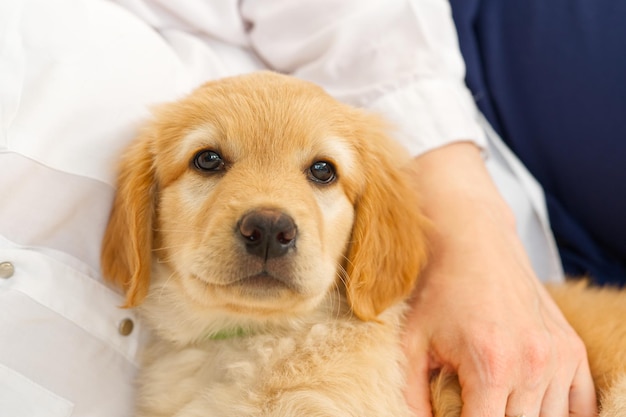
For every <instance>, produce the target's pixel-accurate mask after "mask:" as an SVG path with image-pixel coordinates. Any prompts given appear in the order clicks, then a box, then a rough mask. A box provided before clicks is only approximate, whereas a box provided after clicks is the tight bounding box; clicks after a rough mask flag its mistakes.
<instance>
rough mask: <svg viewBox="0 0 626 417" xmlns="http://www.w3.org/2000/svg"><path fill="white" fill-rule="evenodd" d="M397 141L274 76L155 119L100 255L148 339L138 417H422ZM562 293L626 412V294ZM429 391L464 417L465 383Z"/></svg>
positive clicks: (414, 235) (415, 266) (405, 196)
mask: <svg viewBox="0 0 626 417" xmlns="http://www.w3.org/2000/svg"><path fill="white" fill-rule="evenodd" d="M387 134H388V132H387V127H386V126H385V124H384V122H382V121H381V120H379V119H378V118H376V117H374V116H373V115H369V114H366V113H365V112H362V111H360V110H357V109H353V108H350V107H348V106H346V105H343V104H340V103H338V102H337V101H335V100H333V99H332V98H330V97H329V96H328V95H326V94H325V93H324V92H323V91H322V90H321V89H320V88H318V87H316V86H313V85H311V84H309V83H306V82H303V81H299V80H295V79H293V78H290V77H287V76H282V75H278V74H272V73H257V74H252V75H246V76H240V77H235V78H230V79H224V80H220V81H216V82H211V83H208V84H206V85H204V86H202V87H201V88H199V89H198V90H197V91H195V92H194V93H193V94H191V95H190V96H189V97H187V98H185V99H183V100H181V101H179V102H176V103H172V104H168V105H165V106H163V107H161V108H160V109H158V111H157V112H156V115H155V118H154V120H153V121H152V122H151V123H150V124H149V125H148V126H147V127H146V128H145V129H144V130H143V132H142V133H141V135H140V136H139V137H138V138H137V140H136V141H135V142H134V143H133V144H132V146H131V147H130V148H129V149H128V151H127V152H126V154H125V155H124V158H123V161H122V164H121V170H120V175H119V188H118V192H117V194H116V198H115V202H114V206H113V210H112V213H111V218H110V221H109V225H108V228H107V230H106V235H105V238H104V246H103V253H102V265H103V270H104V274H105V276H106V277H107V278H108V279H109V280H111V281H112V282H113V283H115V284H117V285H119V286H120V287H122V288H123V289H124V290H125V293H126V306H127V307H136V306H138V308H139V309H140V312H141V314H142V316H143V318H144V319H145V321H146V322H147V323H148V325H149V326H150V327H151V329H152V331H153V336H152V337H153V339H152V341H151V343H150V346H149V348H148V350H147V352H145V358H144V364H143V368H142V371H141V375H140V378H139V391H138V402H137V415H138V416H150V417H165V416H168V417H170V416H177V417H200V416H202V417H211V416H219V417H224V416H229V417H230V416H237V417H244V416H250V417H252V416H254V417H270V416H272V417H278V416H282V417H300V416H307V417H316V416H328V417H330V416H333V417H343V416H346V417H347V416H351V417H368V416H371V417H374V416H376V417H380V416H390V417H391V416H393V417H402V416H407V417H408V416H409V415H410V412H409V410H408V407H407V405H406V403H405V401H404V398H403V394H402V392H403V385H404V376H403V366H404V363H403V361H404V359H403V355H402V350H401V346H400V332H401V325H402V319H403V312H404V310H405V308H406V306H405V304H404V300H405V299H406V298H407V297H408V295H409V294H410V292H411V290H412V288H413V287H414V285H415V281H416V279H417V277H418V274H419V271H420V269H421V268H422V266H423V264H424V262H425V260H426V251H427V249H426V247H427V245H426V243H425V238H424V229H425V227H427V223H426V221H425V220H424V219H423V217H422V215H421V214H420V210H419V200H418V197H417V196H416V192H415V191H414V190H412V189H411V186H410V182H409V180H408V174H407V173H406V172H404V171H403V170H402V169H401V167H403V166H404V165H405V163H406V162H407V158H408V155H407V154H406V152H404V151H403V150H402V149H400V148H399V147H398V146H397V145H396V144H394V142H393V141H392V140H390V139H389V138H388V136H387ZM552 292H553V295H554V296H555V299H556V300H557V302H558V303H559V305H560V306H561V308H562V310H563V312H564V313H565V315H566V316H567V317H568V318H569V319H570V321H571V322H572V324H573V325H574V327H575V328H576V329H577V330H578V332H579V333H580V335H581V336H582V337H583V339H584V340H585V342H586V344H587V348H588V353H589V358H590V362H591V366H592V372H593V376H594V378H595V382H596V385H597V387H598V392H599V398H600V399H601V401H602V405H603V414H602V415H603V417H618V416H619V417H624V416H626V379H625V378H623V375H624V374H625V372H626V369H625V368H626V322H620V321H623V320H624V319H623V317H626V298H625V297H624V295H623V294H621V293H618V292H616V291H609V290H590V289H588V288H586V287H585V285H584V284H580V285H572V286H560V287H555V288H553V289H552ZM520 360H521V359H520ZM432 391H433V393H432V399H433V408H434V411H435V414H436V415H437V416H439V417H458V416H459V415H460V408H461V405H462V402H461V398H460V389H459V385H458V381H457V379H456V377H455V376H454V375H450V374H441V375H439V376H437V377H436V378H435V379H434V380H433V383H432Z"/></svg>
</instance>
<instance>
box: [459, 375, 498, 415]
mask: <svg viewBox="0 0 626 417" xmlns="http://www.w3.org/2000/svg"><path fill="white" fill-rule="evenodd" d="M461 388H462V391H461V392H462V394H461V396H462V398H463V409H462V410H461V417H502V416H504V415H505V407H506V404H507V397H508V395H509V393H508V390H506V389H502V388H493V387H492V388H490V389H489V388H486V387H485V386H484V384H481V383H480V382H479V381H473V382H472V381H467V382H462V383H461Z"/></svg>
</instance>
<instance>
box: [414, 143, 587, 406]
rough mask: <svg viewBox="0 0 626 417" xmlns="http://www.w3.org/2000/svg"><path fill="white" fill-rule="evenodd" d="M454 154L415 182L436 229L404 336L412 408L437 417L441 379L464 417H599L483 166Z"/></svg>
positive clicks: (475, 157)
mask: <svg viewBox="0 0 626 417" xmlns="http://www.w3.org/2000/svg"><path fill="white" fill-rule="evenodd" d="M446 148H447V149H446ZM446 148H444V149H442V150H441V151H443V152H440V150H436V151H433V152H432V153H430V154H426V155H424V156H422V157H420V158H419V161H418V162H419V172H418V173H416V176H415V178H416V185H417V188H418V190H419V192H420V193H421V195H422V200H423V201H424V209H425V211H426V214H427V215H428V216H429V217H430V218H431V220H432V221H433V228H432V230H431V232H430V236H429V237H430V238H431V245H432V246H431V252H432V260H431V262H430V264H429V266H428V267H427V269H426V270H425V271H424V272H423V274H422V276H421V278H420V281H419V284H418V287H417V288H416V291H415V293H414V297H413V299H412V308H411V311H410V312H409V315H408V317H407V324H406V329H405V336H404V343H405V351H406V354H407V358H408V361H409V365H408V370H407V388H406V397H407V401H408V403H409V405H410V406H411V408H412V409H413V411H414V413H415V415H416V416H419V417H426V416H430V415H431V408H430V392H429V375H430V373H431V372H432V371H433V370H436V369H443V370H445V371H449V372H454V373H456V374H457V375H458V378H459V382H460V385H461V390H462V392H461V395H462V401H463V408H462V413H461V416H462V417H470V416H480V417H503V416H511V417H517V416H521V415H524V416H526V417H538V416H539V417H553V416H585V417H587V416H595V415H596V413H597V408H596V398H595V391H594V386H593V381H592V379H591V375H590V371H589V365H588V363H587V357H586V351H585V347H584V345H583V343H582V341H581V340H580V338H579V337H578V336H577V335H576V333H575V332H574V330H573V329H572V328H571V327H570V325H569V324H568V323H567V321H566V320H565V318H564V317H563V315H562V314H561V312H560V311H559V310H558V308H557V307H556V305H555V303H554V302H553V301H552V299H551V298H550V297H549V295H548V294H547V292H546V290H545V289H544V287H543V286H542V285H541V283H540V282H539V281H538V280H537V278H536V277H535V276H534V273H533V271H532V268H531V266H530V262H529V260H528V258H527V256H526V253H525V251H524V248H523V246H522V244H521V242H520V241H519V239H518V238H517V235H516V231H515V224H514V221H513V220H512V218H511V215H510V212H509V210H508V208H507V207H506V206H505V204H504V202H503V201H501V199H500V198H499V195H498V194H497V190H495V188H494V187H493V184H492V183H491V182H490V178H489V177H488V174H487V173H486V171H485V170H484V164H483V162H482V158H481V156H480V155H479V153H478V151H477V149H476V148H474V147H473V145H470V144H456V145H451V146H448V147H446ZM439 152H440V153H439ZM447 167H453V169H448V168H447Z"/></svg>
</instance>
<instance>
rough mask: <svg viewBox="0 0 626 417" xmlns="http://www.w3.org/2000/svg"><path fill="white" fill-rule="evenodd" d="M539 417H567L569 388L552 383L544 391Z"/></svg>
mask: <svg viewBox="0 0 626 417" xmlns="http://www.w3.org/2000/svg"><path fill="white" fill-rule="evenodd" d="M539 417H569V387H568V386H567V385H565V384H559V383H557V382H555V381H553V382H552V383H551V384H550V385H549V386H548V389H547V390H546V395H545V397H544V398H543V402H542V404H541V412H540V413H539Z"/></svg>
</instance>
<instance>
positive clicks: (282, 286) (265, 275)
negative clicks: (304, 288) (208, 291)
mask: <svg viewBox="0 0 626 417" xmlns="http://www.w3.org/2000/svg"><path fill="white" fill-rule="evenodd" d="M196 279H197V280H199V281H200V282H202V283H204V284H205V285H212V286H215V287H219V288H223V289H228V290H235V291H238V292H239V293H241V294H244V295H248V296H254V297H259V296H266V297H267V296H271V295H272V294H276V295H278V294H279V293H281V292H283V291H285V290H289V291H292V292H296V293H297V292H300V291H299V290H298V287H297V286H296V285H295V284H294V283H293V282H292V280H290V279H289V278H285V277H281V276H279V275H274V274H272V273H270V272H268V271H266V270H263V271H261V272H259V273H256V274H252V275H248V276H245V277H243V278H239V279H236V280H233V281H231V282H228V283H208V282H207V281H205V280H204V279H202V278H201V277H198V276H196Z"/></svg>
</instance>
